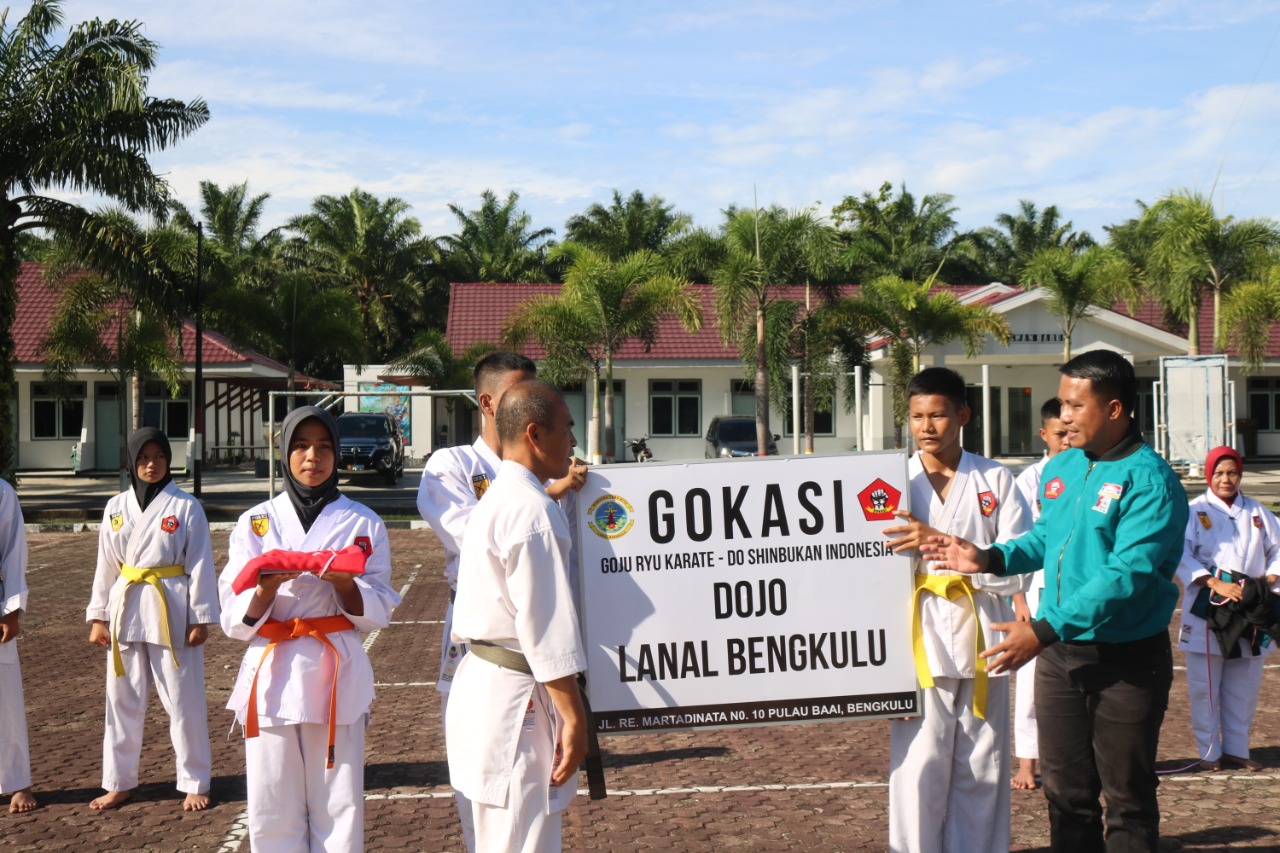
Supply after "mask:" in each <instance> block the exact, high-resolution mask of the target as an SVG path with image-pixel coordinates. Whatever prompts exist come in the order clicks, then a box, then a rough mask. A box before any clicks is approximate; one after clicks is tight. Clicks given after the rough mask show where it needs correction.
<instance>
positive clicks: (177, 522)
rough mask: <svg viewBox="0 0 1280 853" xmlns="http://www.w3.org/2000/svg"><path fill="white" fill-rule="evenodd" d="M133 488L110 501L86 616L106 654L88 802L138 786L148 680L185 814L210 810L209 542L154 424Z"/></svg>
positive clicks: (212, 594) (134, 462)
mask: <svg viewBox="0 0 1280 853" xmlns="http://www.w3.org/2000/svg"><path fill="white" fill-rule="evenodd" d="M127 451H128V454H129V456H128V458H129V465H130V467H129V479H130V481H131V482H132V484H133V486H132V488H130V489H129V490H128V491H124V492H121V493H120V494H118V495H116V496H115V497H113V498H112V499H111V500H110V501H108V502H107V508H106V510H105V511H104V512H103V515H102V527H101V528H100V529H99V531H98V566H97V570H96V571H95V572H94V576H93V593H92V595H91V597H90V599H89V608H88V610H87V611H86V614H85V616H86V619H87V620H88V622H89V623H90V628H89V642H90V643H92V644H94V645H95V646H102V647H104V648H108V649H110V653H109V654H108V655H107V714H106V734H105V736H104V737H103V744H102V787H103V788H105V789H106V791H107V793H106V794H104V795H103V796H101V797H98V798H97V799H95V800H94V801H93V802H91V803H90V804H89V807H90V808H92V809H99V810H102V809H114V808H116V807H118V806H120V805H121V804H122V803H124V802H125V801H126V800H128V799H129V794H130V791H132V790H133V789H134V788H136V787H137V786H138V761H139V758H140V757H141V754H142V729H143V722H144V721H145V718H146V712H147V696H148V695H149V694H150V693H151V685H152V683H154V684H155V686H156V692H157V693H158V694H159V695H160V703H161V704H162V705H163V706H164V709H165V711H166V712H167V713H168V714H169V736H170V738H171V739H172V741H173V751H174V753H175V755H176V758H177V771H178V790H179V791H183V792H185V793H186V798H185V799H184V800H183V802H182V808H183V811H200V810H201V809H204V808H206V807H208V805H209V777H210V774H211V764H212V755H211V752H210V747H209V723H208V715H207V713H206V705H205V698H204V642H205V640H206V639H208V636H209V625H210V624H215V623H217V621H218V591H217V582H216V575H215V572H216V569H215V567H214V564H213V546H212V545H211V544H210V541H209V525H208V523H207V522H206V521H205V517H204V510H203V509H202V508H201V506H200V504H199V502H198V501H196V499H195V498H193V497H191V496H190V495H188V494H187V493H186V492H184V491H182V490H181V489H179V488H178V486H177V485H176V484H175V483H174V482H173V477H172V476H171V475H170V472H169V468H170V463H171V461H172V459H173V454H172V451H171V450H170V448H169V439H168V438H166V437H165V435H164V433H163V432H161V431H160V430H158V429H155V428H153V427H143V428H142V429H139V430H137V431H135V432H134V433H133V435H131V436H130V437H129V441H128V445H127Z"/></svg>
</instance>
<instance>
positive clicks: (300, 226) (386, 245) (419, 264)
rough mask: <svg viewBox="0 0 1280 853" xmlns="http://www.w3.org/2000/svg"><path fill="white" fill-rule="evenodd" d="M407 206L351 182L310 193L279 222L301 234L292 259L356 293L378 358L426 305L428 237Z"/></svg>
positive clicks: (431, 244)
mask: <svg viewBox="0 0 1280 853" xmlns="http://www.w3.org/2000/svg"><path fill="white" fill-rule="evenodd" d="M408 210H409V205H408V204H407V203H405V202H404V201H403V200H401V199H398V198H387V199H378V198H376V197H375V196H373V195H372V194H370V193H367V192H365V191H364V190H362V189H360V188H359V187H356V188H355V189H353V190H351V192H350V193H348V194H347V195H345V196H332V195H322V196H319V197H317V198H316V199H315V200H314V201H312V203H311V212H310V213H304V214H302V215H301V216H295V217H294V218H293V219H291V220H289V223H288V225H287V226H286V227H287V228H288V229H289V230H291V231H294V232H296V233H297V234H298V235H300V237H301V238H302V240H301V243H300V244H298V252H299V257H301V258H302V259H303V261H304V263H305V264H306V266H307V267H308V268H309V269H310V270H311V271H312V273H313V274H314V275H315V276H316V277H317V279H318V280H319V281H320V282H322V283H323V284H325V285H326V286H329V287H335V288H338V289H341V290H345V291H346V292H348V293H350V294H351V295H352V296H354V297H355V300H356V303H357V305H358V306H359V307H358V310H357V318H358V320H359V322H360V329H361V331H362V332H363V334H364V336H365V339H366V340H367V341H369V342H370V345H371V348H372V350H373V356H374V357H375V358H377V359H379V360H385V359H387V358H389V357H390V356H391V354H393V353H395V352H396V351H397V350H398V349H400V348H401V344H402V341H404V340H405V337H406V335H407V332H408V329H409V328H410V327H411V326H412V325H413V324H415V323H419V324H420V323H422V322H423V320H424V319H425V312H426V311H427V299H428V289H427V281H428V278H429V277H430V264H431V262H432V258H433V256H434V251H435V249H434V242H433V241H432V240H431V239H430V238H429V237H425V236H423V235H422V233H421V227H420V226H419V224H418V220H416V219H414V218H413V217H411V216H408V215H407V212H408Z"/></svg>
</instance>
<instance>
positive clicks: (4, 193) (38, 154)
mask: <svg viewBox="0 0 1280 853" xmlns="http://www.w3.org/2000/svg"><path fill="white" fill-rule="evenodd" d="M61 5H62V4H61V3H60V2H59V0H34V2H33V3H32V4H31V8H30V9H29V10H28V12H27V14H26V16H25V17H23V18H22V19H20V20H19V21H17V22H16V23H14V24H12V25H10V24H9V22H8V10H7V9H5V10H4V11H3V12H0V102H2V103H3V104H4V106H3V108H0V475H2V476H4V477H6V478H8V479H12V476H13V475H12V467H13V462H14V443H13V442H14V435H15V431H14V428H13V420H12V411H13V408H14V406H13V403H14V396H13V395H14V387H15V386H14V374H13V359H14V349H13V336H12V333H11V330H12V328H13V321H14V316H15V306H16V299H17V296H16V290H15V284H16V280H17V273H18V253H17V243H18V240H19V235H20V234H22V233H24V232H27V231H30V230H32V229H42V230H43V231H44V232H46V233H61V234H64V235H71V234H78V233H80V232H81V231H82V230H84V229H85V228H86V227H89V226H88V223H87V220H88V219H89V215H88V212H87V211H85V210H84V209H83V208H81V207H80V206H78V205H75V204H72V203H69V202H66V201H61V200H59V199H55V198H52V197H50V196H47V195H41V194H40V193H41V191H47V190H49V189H64V190H70V191H72V192H76V193H84V194H97V195H101V196H106V197H108V198H112V199H115V200H116V201H117V202H119V203H120V204H122V205H124V206H125V207H126V208H128V209H130V210H142V209H149V210H152V211H154V212H155V213H157V214H160V213H161V212H162V211H163V209H164V204H165V185H164V181H163V179H162V178H161V177H160V176H159V175H157V174H156V173H155V172H154V171H153V170H152V168H151V165H150V163H149V162H148V161H147V157H148V156H149V155H150V154H151V153H153V152H155V151H159V150H163V149H165V148H168V147H169V146H171V145H173V144H174V143H176V142H178V141H179V140H180V139H182V138H183V137H185V136H187V135H188V134H190V133H192V132H193V131H195V130H196V129H197V128H199V127H200V126H201V125H203V124H204V123H205V122H206V121H208V119H209V110H208V107H207V106H206V105H205V103H204V101H202V100H199V99H196V100H193V101H190V102H186V103H184V102H182V101H178V100H172V99H157V98H152V97H149V96H148V95H147V83H148V81H149V79H150V75H151V72H152V71H153V70H154V67H155V59H156V53H157V47H156V45H155V43H154V42H152V41H150V40H149V39H147V38H146V37H145V36H143V34H142V30H143V25H142V24H141V23H140V22H138V21H123V22H122V21H118V20H109V21H102V20H93V21H87V22H84V23H80V24H76V25H75V26H73V27H72V28H71V30H70V32H69V33H67V35H66V38H65V40H64V41H63V43H62V44H57V43H55V42H54V41H53V37H54V36H55V34H57V33H59V32H60V31H61V29H62V22H63V16H62V10H61Z"/></svg>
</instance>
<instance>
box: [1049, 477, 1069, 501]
mask: <svg viewBox="0 0 1280 853" xmlns="http://www.w3.org/2000/svg"><path fill="white" fill-rule="evenodd" d="M1064 488H1065V486H1064V485H1063V483H1062V478H1061V477H1054V478H1053V479H1052V480H1050V481H1049V482H1047V483H1045V484H1044V496H1045V497H1046V498H1048V499H1049V500H1054V499H1056V498H1057V497H1058V496H1059V495H1061V494H1062V490H1063V489H1064Z"/></svg>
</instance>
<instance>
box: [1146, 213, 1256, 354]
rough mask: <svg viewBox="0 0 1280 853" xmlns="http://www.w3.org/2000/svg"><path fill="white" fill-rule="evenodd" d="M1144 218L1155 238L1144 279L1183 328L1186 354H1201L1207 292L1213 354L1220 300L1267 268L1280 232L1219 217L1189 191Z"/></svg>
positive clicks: (1219, 338) (1218, 337)
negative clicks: (1210, 301)
mask: <svg viewBox="0 0 1280 853" xmlns="http://www.w3.org/2000/svg"><path fill="white" fill-rule="evenodd" d="M1145 219H1146V220H1147V224H1148V227H1149V228H1150V229H1151V233H1152V235H1153V236H1152V242H1151V252H1150V257H1149V264H1148V268H1147V274H1148V281H1149V282H1150V284H1151V286H1152V288H1153V290H1154V293H1155V296H1156V298H1157V299H1159V300H1160V302H1161V303H1162V304H1163V305H1164V306H1165V307H1166V309H1168V311H1169V313H1170V314H1171V315H1172V316H1173V317H1174V318H1175V319H1176V320H1178V321H1179V322H1185V323H1186V324H1187V355H1199V354H1200V327H1199V326H1200V324H1199V320H1200V301H1201V299H1203V297H1204V294H1205V292H1206V291H1208V292H1209V293H1211V294H1212V297H1213V314H1214V332H1213V338H1214V340H1213V347H1214V349H1215V351H1216V350H1217V349H1219V348H1221V346H1222V343H1223V331H1222V330H1223V326H1222V318H1221V307H1222V297H1223V295H1224V294H1225V293H1226V292H1227V291H1228V290H1229V289H1230V288H1231V287H1232V286H1234V285H1235V284H1236V283H1237V282H1242V281H1245V280H1248V279H1250V278H1253V277H1255V276H1257V275H1259V274H1261V273H1262V271H1264V270H1265V269H1266V268H1267V267H1268V266H1270V264H1271V256H1270V253H1271V251H1272V250H1273V249H1274V248H1275V247H1276V246H1278V245H1280V228H1277V226H1276V223H1274V222H1272V221H1270V220H1264V219H1244V220H1238V221H1237V220H1235V219H1233V218H1232V217H1230V216H1224V217H1219V216H1218V215H1217V213H1216V212H1215V211H1214V209H1213V203H1212V202H1211V201H1210V199H1209V198H1208V197H1207V196H1204V195H1202V194H1200V193H1196V192H1191V191H1189V190H1178V191H1177V192H1174V193H1171V194H1170V195H1168V196H1166V197H1165V198H1162V199H1160V200H1159V201H1157V202H1156V203H1155V204H1153V205H1152V206H1151V207H1150V208H1149V209H1148V210H1147V212H1146V214H1145Z"/></svg>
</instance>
